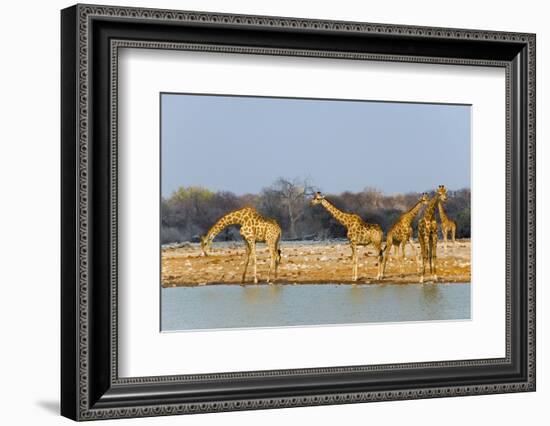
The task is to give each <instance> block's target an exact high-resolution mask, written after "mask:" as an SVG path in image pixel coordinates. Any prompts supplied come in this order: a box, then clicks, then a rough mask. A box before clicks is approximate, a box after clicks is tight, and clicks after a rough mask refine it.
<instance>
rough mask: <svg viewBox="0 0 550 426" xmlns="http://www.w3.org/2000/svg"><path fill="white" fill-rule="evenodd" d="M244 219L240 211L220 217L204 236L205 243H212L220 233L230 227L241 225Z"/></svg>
mask: <svg viewBox="0 0 550 426" xmlns="http://www.w3.org/2000/svg"><path fill="white" fill-rule="evenodd" d="M243 222H244V218H243V215H242V212H241V211H240V210H237V211H234V212H231V213H227V214H226V215H225V216H222V217H221V218H220V219H219V220H218V221H217V222H216V223H215V224H214V225H213V226H212V227H211V228H210V229H209V230H208V233H207V234H206V240H207V241H213V240H214V238H216V235H218V234H219V233H220V232H221V231H223V230H224V229H225V228H227V227H228V226H231V225H242V224H243Z"/></svg>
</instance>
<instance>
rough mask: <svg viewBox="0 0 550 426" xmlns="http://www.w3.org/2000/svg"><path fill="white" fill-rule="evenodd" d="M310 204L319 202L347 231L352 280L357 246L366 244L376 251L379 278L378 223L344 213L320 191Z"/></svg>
mask: <svg viewBox="0 0 550 426" xmlns="http://www.w3.org/2000/svg"><path fill="white" fill-rule="evenodd" d="M311 204H312V205H317V204H321V205H322V206H323V207H324V208H325V209H327V210H328V212H329V213H330V214H331V215H332V216H333V217H334V218H335V219H336V220H337V221H338V222H340V223H341V224H342V225H344V226H345V227H346V229H347V231H348V233H347V236H348V241H349V244H350V247H351V258H352V263H353V269H352V277H351V279H352V281H357V246H367V245H369V244H372V245H373V246H374V248H375V250H376V251H377V253H378V274H377V276H376V279H380V275H381V274H380V271H381V264H382V262H381V260H382V257H381V253H382V252H381V250H380V246H381V244H382V237H383V232H382V228H381V227H380V225H378V224H372V223H366V222H364V221H363V219H361V217H359V215H357V214H355V213H346V212H343V211H341V210H339V209H337V208H336V207H335V206H334V205H333V204H331V203H330V201H328V200H327V199H326V198H325V197H324V196H323V195H321V193H320V192H316V193H315V195H314V196H313V199H312V200H311Z"/></svg>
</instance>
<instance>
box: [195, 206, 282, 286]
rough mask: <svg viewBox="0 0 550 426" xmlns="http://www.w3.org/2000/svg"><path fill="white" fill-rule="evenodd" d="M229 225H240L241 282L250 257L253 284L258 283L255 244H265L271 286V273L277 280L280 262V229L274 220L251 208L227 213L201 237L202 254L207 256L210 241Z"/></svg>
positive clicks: (243, 279) (243, 280)
mask: <svg viewBox="0 0 550 426" xmlns="http://www.w3.org/2000/svg"><path fill="white" fill-rule="evenodd" d="M230 225H240V226H241V229H240V234H241V235H242V237H243V239H244V241H245V243H246V262H245V264H244V271H243V276H242V280H241V282H242V283H244V282H245V278H246V270H247V269H248V263H249V261H250V257H251V256H252V259H253V262H254V283H255V284H257V283H258V277H257V270H256V242H265V243H266V245H267V248H268V250H269V255H270V257H271V262H270V264H269V272H268V273H267V282H268V283H270V284H271V279H270V278H271V273H272V272H273V273H274V277H275V279H276V278H277V268H278V266H279V263H280V262H281V250H280V249H279V240H280V238H281V227H280V226H279V225H278V224H277V222H276V221H275V220H274V219H271V218H267V217H264V216H262V215H261V214H260V213H258V211H257V210H256V209H254V208H253V207H244V208H241V209H238V210H234V211H232V212H229V213H227V214H226V215H224V216H222V217H221V218H220V219H219V220H218V221H217V222H216V223H215V224H214V225H213V226H212V227H211V228H210V229H209V230H208V233H207V234H206V235H205V236H203V237H201V248H202V253H203V254H204V255H205V256H207V255H208V250H209V249H210V245H211V244H212V241H213V240H214V238H215V237H216V235H218V234H219V233H220V232H221V231H222V230H223V229H224V228H226V227H228V226H230Z"/></svg>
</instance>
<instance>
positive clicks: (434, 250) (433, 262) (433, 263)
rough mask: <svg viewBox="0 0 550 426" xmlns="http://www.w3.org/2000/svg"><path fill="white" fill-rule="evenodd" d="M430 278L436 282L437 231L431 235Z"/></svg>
mask: <svg viewBox="0 0 550 426" xmlns="http://www.w3.org/2000/svg"><path fill="white" fill-rule="evenodd" d="M431 264H432V268H433V270H432V278H433V281H434V282H437V232H434V234H433V237H432V260H431Z"/></svg>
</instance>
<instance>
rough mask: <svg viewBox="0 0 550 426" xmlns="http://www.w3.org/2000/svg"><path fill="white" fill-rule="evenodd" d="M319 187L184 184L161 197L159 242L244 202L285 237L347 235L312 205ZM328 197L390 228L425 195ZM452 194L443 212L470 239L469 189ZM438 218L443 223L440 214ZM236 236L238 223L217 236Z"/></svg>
mask: <svg viewBox="0 0 550 426" xmlns="http://www.w3.org/2000/svg"><path fill="white" fill-rule="evenodd" d="M316 190H317V188H315V187H314V186H312V185H311V184H310V183H309V182H307V181H300V180H292V181H291V180H287V179H278V180H277V181H276V182H274V183H273V184H272V185H271V186H269V187H268V188H264V189H263V190H262V191H261V192H260V193H259V194H246V195H240V196H238V195H235V194H233V193H232V192H226V191H220V192H212V191H210V190H208V189H205V188H200V187H182V188H180V189H178V190H177V191H175V192H174V193H173V194H172V195H171V196H170V197H169V198H166V199H162V203H161V242H162V244H167V243H175V242H184V241H198V240H199V237H200V236H201V235H204V234H205V233H206V232H207V231H208V229H209V228H210V227H211V226H212V225H213V224H214V223H215V222H216V221H217V220H218V219H219V218H220V217H221V216H223V215H224V214H226V213H228V212H230V211H232V210H235V209H238V208H241V207H244V206H253V207H255V208H256V209H257V210H258V211H259V212H260V213H261V214H263V215H265V216H267V217H272V218H274V219H275V220H277V222H278V223H279V225H280V226H281V228H282V232H283V236H282V237H283V239H284V240H317V239H318V240H322V239H330V238H345V236H346V230H345V228H344V227H343V226H342V225H341V224H340V223H339V222H337V221H336V220H335V219H334V218H333V217H332V216H331V215H330V214H329V213H328V212H327V211H326V210H325V208H323V207H322V206H311V205H310V200H311V197H312V195H313V194H314V192H315V191H316ZM427 192H428V193H429V194H430V195H432V192H430V191H427ZM324 195H326V197H327V199H328V200H329V201H330V202H331V203H333V204H334V205H335V206H336V207H338V208H339V209H341V210H343V211H346V212H353V213H357V214H358V215H359V216H361V217H362V218H363V220H365V221H366V222H371V223H378V224H379V225H380V226H382V229H383V230H384V232H387V231H388V229H389V228H390V227H391V225H392V224H393V223H395V221H396V220H397V219H398V218H399V216H400V215H401V214H402V213H403V212H404V211H406V210H408V209H409V208H411V207H412V206H413V205H414V204H415V203H416V202H417V200H418V198H419V197H420V195H421V194H420V193H408V194H398V195H384V194H382V192H381V191H378V190H376V189H372V188H366V189H364V190H363V191H361V192H347V191H346V192H343V193H341V194H324ZM448 196H449V198H448V200H447V202H446V203H445V211H446V213H447V215H448V216H449V217H450V218H452V219H453V220H454V221H455V222H456V225H457V235H456V237H457V238H470V190H469V189H461V190H457V191H452V190H449V191H448ZM436 218H437V220H438V221H439V213H438V212H436ZM414 237H415V238H416V224H415V226H414ZM235 239H240V236H239V231H238V229H237V228H236V227H230V228H228V229H226V230H224V231H223V232H222V233H221V234H220V235H218V237H217V240H220V241H224V240H226V241H227V240H235Z"/></svg>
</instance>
